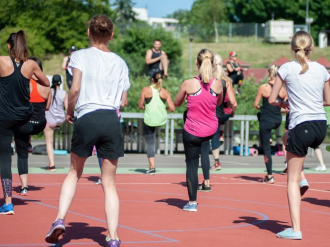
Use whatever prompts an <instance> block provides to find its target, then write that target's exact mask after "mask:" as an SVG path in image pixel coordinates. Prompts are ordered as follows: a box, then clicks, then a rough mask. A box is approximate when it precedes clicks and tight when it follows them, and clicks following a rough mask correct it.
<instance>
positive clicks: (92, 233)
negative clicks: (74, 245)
mask: <svg viewBox="0 0 330 247" xmlns="http://www.w3.org/2000/svg"><path fill="white" fill-rule="evenodd" d="M65 230H66V232H65V234H64V235H63V238H62V239H60V240H59V242H58V243H57V244H56V245H55V246H63V245H66V244H68V243H70V242H71V240H81V239H91V240H93V242H94V243H91V245H93V244H94V246H96V245H97V244H98V245H99V246H104V245H105V244H106V240H105V238H106V233H105V232H106V231H107V229H106V228H104V227H98V226H92V227H90V226H89V224H87V223H80V222H71V223H69V226H68V227H66V228H65Z"/></svg>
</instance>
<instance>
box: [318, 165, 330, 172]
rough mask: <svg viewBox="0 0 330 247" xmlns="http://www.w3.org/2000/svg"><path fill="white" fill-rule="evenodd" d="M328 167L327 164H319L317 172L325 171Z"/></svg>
mask: <svg viewBox="0 0 330 247" xmlns="http://www.w3.org/2000/svg"><path fill="white" fill-rule="evenodd" d="M326 170H327V168H326V167H325V166H321V165H319V166H318V167H316V168H315V171H317V172H325V171H326Z"/></svg>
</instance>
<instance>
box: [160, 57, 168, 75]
mask: <svg viewBox="0 0 330 247" xmlns="http://www.w3.org/2000/svg"><path fill="white" fill-rule="evenodd" d="M169 63H170V61H169V60H168V57H167V56H164V55H163V56H162V58H161V59H160V64H159V69H160V70H163V71H164V76H165V78H167V77H168V65H169Z"/></svg>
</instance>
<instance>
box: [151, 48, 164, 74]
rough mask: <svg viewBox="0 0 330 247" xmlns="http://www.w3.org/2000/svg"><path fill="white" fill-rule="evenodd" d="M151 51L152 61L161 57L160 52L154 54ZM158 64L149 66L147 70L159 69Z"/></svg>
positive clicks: (158, 62)
mask: <svg viewBox="0 0 330 247" xmlns="http://www.w3.org/2000/svg"><path fill="white" fill-rule="evenodd" d="M151 51H152V56H151V58H152V59H154V58H157V57H160V56H161V55H162V51H161V50H159V52H154V50H151ZM159 64H160V60H159V61H157V62H155V63H152V64H149V70H152V69H159Z"/></svg>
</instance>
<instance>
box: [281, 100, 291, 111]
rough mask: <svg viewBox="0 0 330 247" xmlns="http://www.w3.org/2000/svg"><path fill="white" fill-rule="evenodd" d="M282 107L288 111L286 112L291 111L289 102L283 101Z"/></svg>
mask: <svg viewBox="0 0 330 247" xmlns="http://www.w3.org/2000/svg"><path fill="white" fill-rule="evenodd" d="M280 107H282V108H284V109H286V110H288V111H289V110H290V106H289V101H287V100H286V101H282V103H281V104H280Z"/></svg>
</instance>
